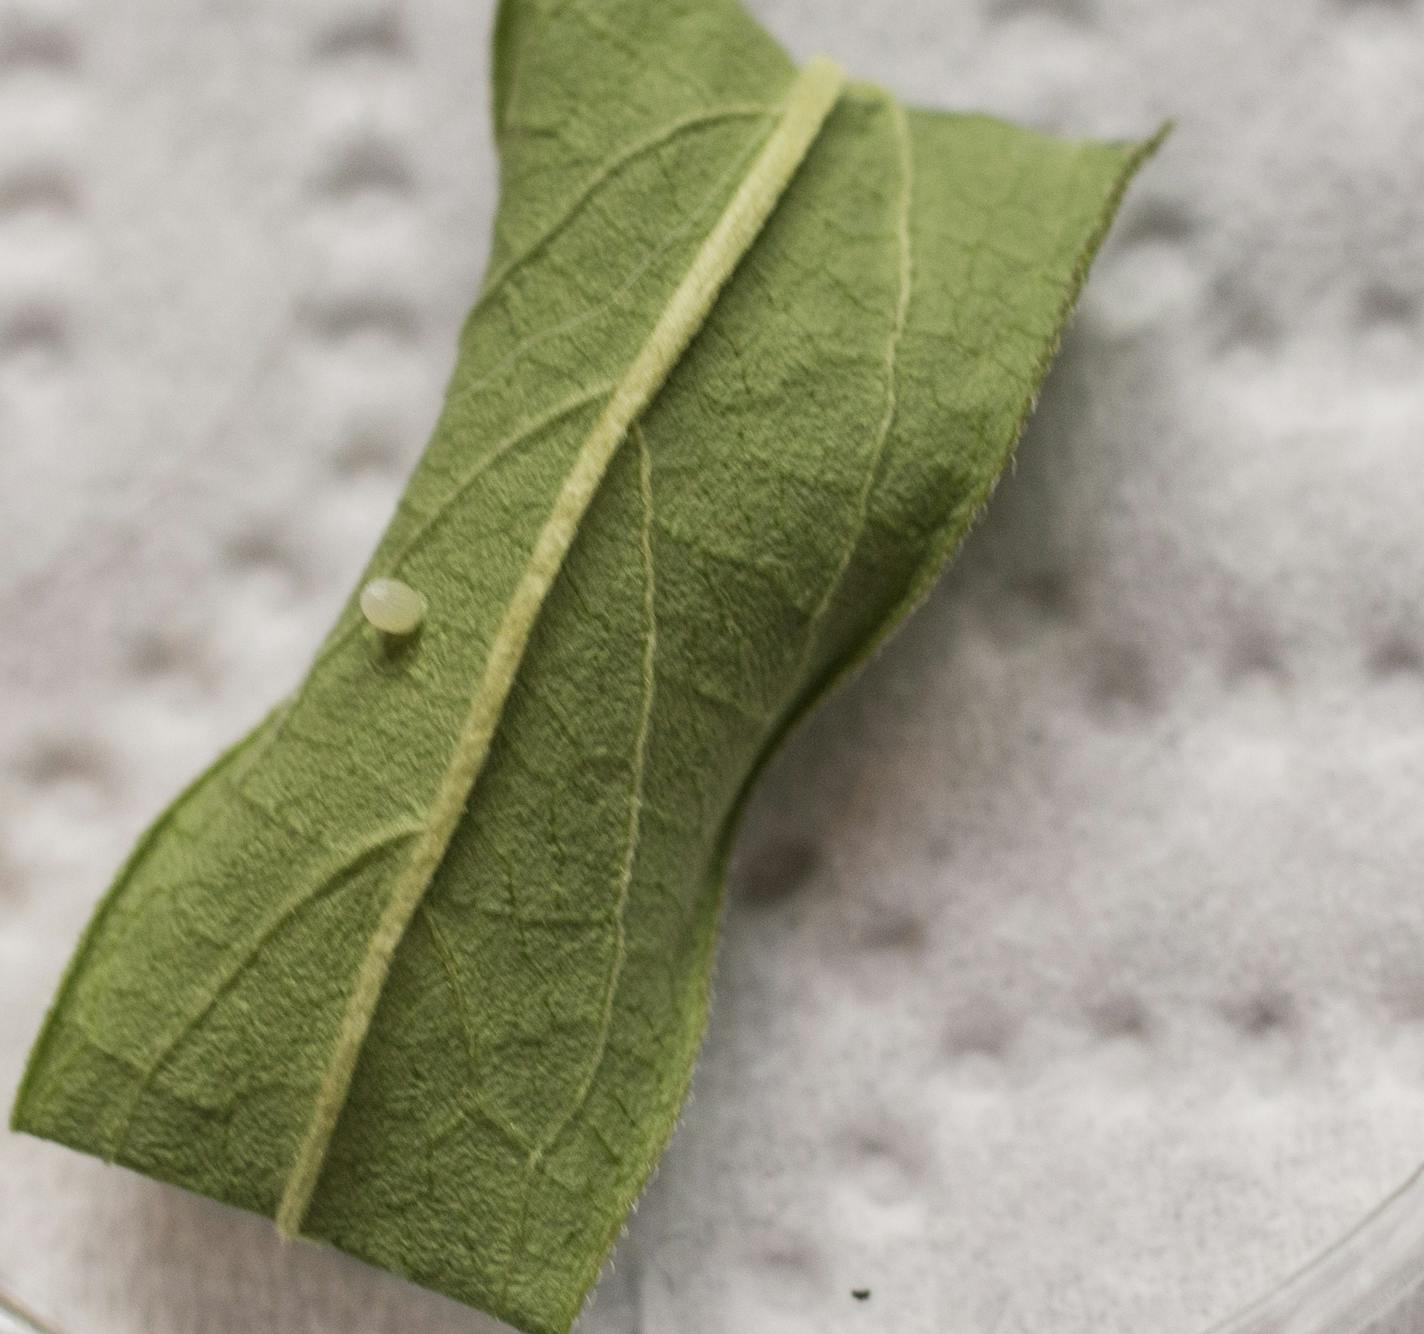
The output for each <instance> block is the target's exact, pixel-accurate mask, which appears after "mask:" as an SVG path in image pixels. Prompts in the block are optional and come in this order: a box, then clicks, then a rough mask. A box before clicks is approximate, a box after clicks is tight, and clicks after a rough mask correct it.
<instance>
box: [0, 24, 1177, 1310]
mask: <svg viewBox="0 0 1424 1334" xmlns="http://www.w3.org/2000/svg"><path fill="white" fill-rule="evenodd" d="M495 48H496V51H495V56H496V63H495V74H494V89H495V95H494V99H495V105H494V117H495V125H496V130H497V134H498V139H499V146H500V153H501V161H502V198H501V204H500V211H499V215H498V219H497V223H496V238H495V246H494V254H493V256H492V259H491V264H490V269H489V274H488V276H487V278H486V280H485V284H484V289H483V292H482V293H481V296H480V299H479V303H478V304H477V306H476V308H475V310H474V313H473V314H472V315H471V317H470V320H469V322H468V324H467V325H466V327H465V330H464V332H463V334H462V335H461V339H460V346H459V359H458V364H457V366H456V370H455V374H454V377H453V379H452V382H451V385H450V389H449V393H448V397H447V401H446V404H445V409H444V412H443V415H442V417H441V419H440V423H439V425H438V427H437V429H436V432H435V435H434V438H433V440H432V441H431V443H430V446H429V448H428V450H427V451H426V454H425V456H424V458H423V460H422V462H421V464H420V467H419V468H418V470H417V471H416V473H415V475H414V476H413V477H412V479H411V481H410V484H409V486H408V488H407V490H406V493H405V495H404V496H403V498H402V501H401V504H400V507H399V510H398V512H397V514H396V516H395V518H394V520H393V522H392V523H391V526H390V528H389V529H388V531H387V532H386V534H385V536H384V538H383V539H382V541H381V543H380V546H379V547H378V549H377V551H376V554H375V556H374V558H373V559H372V561H371V564H370V567H369V570H368V572H367V577H370V576H380V575H384V576H392V577H398V578H400V579H401V580H404V581H405V582H406V583H408V584H410V585H412V586H414V587H415V588H416V589H418V590H419V591H420V592H421V593H422V594H423V595H424V597H425V600H426V606H427V613H426V619H425V623H424V626H423V628H422V630H421V632H420V634H419V635H418V637H416V638H415V639H414V640H413V641H412V642H411V643H409V644H408V645H406V646H404V647H402V648H399V649H393V648H391V647H390V646H388V645H383V644H382V643H381V642H379V641H378V639H377V638H376V637H375V636H374V635H373V634H372V633H371V632H370V631H369V629H367V628H365V627H364V624H363V622H362V619H361V616H360V612H359V608H358V606H357V603H356V601H355V599H354V598H353V600H352V602H351V604H350V605H349V606H348V608H347V610H346V611H345V613H344V614H343V616H342V617H341V619H340V621H339V622H338V624H337V626H336V628H335V629H334V630H333V631H332V633H331V634H330V636H329V637H328V638H327V641H326V643H325V645H324V647H323V648H322V650H321V652H320V654H319V656H318V658H317V661H316V664H315V665H314V666H313V668H312V670H311V673H310V674H309V676H308V677H307V679H306V681H305V682H304V683H303V684H302V686H301V688H300V689H299V690H298V692H297V693H296V694H295V695H294V696H293V697H292V698H291V699H289V700H287V701H286V702H285V703H283V704H282V705H281V706H280V707H279V708H278V709H277V710H276V711H275V712H274V713H273V714H272V715H271V717H269V718H268V719H267V721H265V722H264V723H263V724H262V725H261V726H259V727H258V728H257V730H256V731H254V732H253V733H252V734H251V735H250V736H249V737H248V738H246V739H245V740H244V741H243V742H241V743H240V744H239V745H238V746H237V747H236V748H234V749H233V750H232V751H231V752H229V754H228V755H226V756H225V757H224V758H223V759H222V760H220V761H219V762H218V764H217V765H215V766H214V768H212V769H211V770H210V771H209V772H208V773H207V774H205V775H204V776H203V777H202V778H200V779H199V780H198V782H197V783H196V784H195V786H194V787H192V788H191V789H190V790H189V791H188V792H186V793H185V794H184V795H183V796H182V797H180V798H179V799H178V801H177V802H175V803H174V805H173V806H172V808H170V810H169V811H168V812H167V813H166V814H165V815H164V816H163V817H162V818H161V819H160V820H159V821H158V823H157V824H156V825H155V826H154V827H153V829H152V830H150V832H149V833H148V834H147V835H146V836H145V838H144V839H143V841H142V842H141V843H140V845H139V847H138V849H137V850H136V851H135V853H134V855H133V857H132V858H131V859H130V861H129V863H128V864H127V866H126V867H125V868H124V869H123V871H122V872H121V873H120V875H119V878H118V881H117V883H116V884H115V886H114V888H113V889H112V890H111V891H110V893H109V895H108V897H107V898H106V899H105V900H104V902H103V904H102V906H101V907H100V909H99V910H98V912H97V913H96V915H95V917H94V920H93V922H92V924H91V925H90V927H89V929H88V931H87V933H86V935H85V937H84V940H83V941H82V943H81V945H80V948H79V950H78V952H77V954H76V956H75V959H74V962H73V964H72V965H71V967H70V971H69V973H68V975H67V977H66V980H65V982H64V985H63V988H62V989H61V992H60V995H59V997H58V999H57V1001H56V1002H55V1005H54V1008H53V1010H52V1011H51V1014H50V1016H49V1020H48V1022H47V1024H46V1027H45V1030H44V1032H43V1033H42V1035H41V1037H40V1040H39V1041H38V1043H37V1044H36V1048H35V1052H34V1055H33V1057H32V1060H31V1065H30V1069H29V1071H28V1073H27V1075H26V1078H25V1082H24V1085H23V1086H22V1088H21V1091H20V1096H19V1099H18V1101H17V1104H16V1109H15V1124H16V1125H17V1126H18V1127H20V1128H22V1129H26V1130H30V1131H33V1132H35V1133H37V1134H42V1135H46V1136H49V1137H51V1138H53V1139H57V1140H60V1141H62V1142H64V1143H67V1144H72V1145H74V1146H76V1147H78V1148H81V1149H85V1150H88V1151H90V1152H93V1153H97V1154H100V1155H102V1156H104V1157H106V1158H110V1159H113V1160H116V1161H118V1162H121V1163H124V1164H127V1165H129V1166H131V1167H135V1168H138V1169H140V1170H141V1171H144V1172H147V1173H150V1174H151V1175H153V1176H155V1177H159V1178H162V1179H164V1180H167V1181H173V1182H177V1183H179V1184H181V1185H183V1186H187V1187H189V1188H190V1189H193V1190H197V1191H201V1192H203V1193H205V1194H208V1195H212V1196H215V1197H216V1198H218V1199H221V1200H227V1201H230V1202H231V1203H233V1204H238V1205H242V1206H244V1207H247V1208H250V1209H256V1210H260V1211H261V1212H263V1213H266V1214H269V1215H272V1216H274V1217H275V1218H276V1219H277V1221H278V1223H279V1225H280V1226H281V1227H282V1228H283V1229H284V1230H286V1231H288V1232H293V1233H300V1234H302V1235H304V1236H310V1237H317V1238H323V1239H325V1240H328V1241H330V1242H333V1243H334V1244H336V1245H337V1246H340V1247H342V1248H343V1249H345V1250H348V1251H350V1252H352V1253H353V1254H355V1255H358V1256H361V1257H363V1258H364V1259H367V1260H369V1261H371V1262H372V1263H375V1264H379V1265H383V1266H385V1267H386V1268H388V1269H392V1270H395V1271H397V1272H398V1273H402V1274H405V1275H408V1276H409V1277H411V1278H413V1279H415V1280H416V1281H418V1282H420V1283H424V1284H427V1285H428V1286H430V1287H434V1288H438V1289H440V1290H441V1291H443V1292H446V1293H449V1294H451V1295H453V1296H455V1297H457V1298H460V1299H462V1300H464V1301H467V1302H470V1303H472V1304H474V1305H476V1306H480V1307H483V1308H485V1309H487V1310H489V1311H492V1312H494V1313H496V1314H498V1315H500V1316H503V1317H505V1318H506V1319H508V1320H510V1321H512V1322H513V1323H514V1324H516V1325H519V1326H520V1327H522V1328H524V1329H526V1330H529V1331H535V1332H541V1331H563V1330H566V1329H567V1328H568V1326H569V1325H570V1324H571V1322H572V1321H573V1319H574V1317H575V1316H576V1315H577V1313H578V1310H579V1308H580V1305H581V1303H582V1301H583V1299H584V1296H585V1294H586V1292H587V1291H588V1289H589V1287H590V1286H591V1284H592V1283H593V1281H594V1279H595V1277H596V1276H597V1273H598V1271H599V1268H600V1266H601V1265H602V1263H603V1261H604V1259H605V1257H606V1255H607V1253H608V1250H609V1248H610V1246H611V1244H612V1241H613V1239H614V1237H615V1236H616V1234H617V1231H618V1229H619V1227H620V1226H621V1224H622V1221H623V1218H624V1216H625V1214H626V1212H627V1210H628V1208H629V1207H630V1205H631V1202H632V1201H633V1199H634V1198H635V1197H636V1195H637V1193H638V1191H639V1190H640V1189H641V1188H642V1185H643V1183H644V1182H645V1180H646V1178H647V1175H648V1173H649V1171H650V1169H651V1167H652V1165H653V1163H654V1161H655V1160H656V1158H657V1156H658V1153H659V1152H660V1151H661V1149H662V1146H663V1144H664V1142H665V1141H666V1139H667V1137H668V1135H669V1133H670V1132H671V1129H672V1127H673V1123H674V1121H675V1118H676V1116H677V1112H678V1108H679V1106H680V1104H681V1101H682V1098H683V1094H684V1091H685V1089H686V1086H687V1082H688V1079H689V1076H690V1072H691V1069H692V1064H693V1060H694V1057H695V1054H696V1050H697V1046H698V1042H699V1040H700V1037H701V1034H702V1030H703V1024H704V1020H705V1016H706V1009H707V981H708V973H709V969H710V964H711V958H712V950H713V940H714V934H715V928H716V922H717V913H718V902H719V897H720V887H721V882H722V878H723V865H724V862H725V858H726V853H727V848H728V845H729V843H730V840H731V837H732V833H733V831H734V829H735V826H736V821H737V816H738V813H739V811H740V809H741V806H742V803H743V799H744V796H745V794H746V792H747V790H748V787H749V785H750V783H751V782H752V780H753V778H754V777H755V775H756V773H757V772H758V771H759V769H760V768H761V766H762V765H763V763H764V762H765V760H766V758H767V756H768V754H769V753H770V752H771V751H772V750H773V749H774V748H775V746H776V744H777V743H778V741H779V740H780V738H781V737H782V736H783V735H784V733H785V732H786V730H787V728H788V727H789V726H790V725H791V723H792V722H793V721H794V720H795V719H796V718H797V717H799V716H800V715H801V714H802V713H803V712H804V711H805V710H806V708H807V707H808V706H809V705H810V704H811V703H812V702H813V701H814V700H815V699H816V698H817V697H819V696H820V695H821V694H822V693H823V692H824V690H825V689H826V688H827V686H828V685H829V684H830V683H832V682H833V681H834V680H836V679H837V678H838V677H839V676H840V675H842V674H843V673H844V672H845V671H846V670H847V669H848V668H850V667H851V666H853V665H854V664H855V663H857V662H859V661H860V660H861V659H862V658H863V657H864V656H865V655H866V653H867V652H868V651H869V650H870V649H871V647H873V645H874V644H875V643H876V642H878V640H879V639H880V638H881V637H882V636H883V635H884V634H885V633H886V632H887V631H888V630H889V629H890V628H891V627H892V626H893V625H894V623H895V622H896V621H897V620H898V619H899V618H900V617H901V616H902V615H903V613H904V612H905V611H906V610H907V609H908V608H909V607H910V606H911V605H913V603H914V602H915V601H916V599H918V598H919V597H920V596H921V595H922V594H923V593H924V591H925V589H926V588H927V586H928V584H929V582H930V581H931V580H932V578H933V577H934V575H935V573H936V572H937V570H938V569H939V568H940V566H941V565H942V563H943V562H944V561H945V559H946V558H947V557H948V555H949V554H950V553H951V552H952V550H953V548H954V546H955V545H956V543H957V542H958V541H959V539H960V537H961V536H962V535H963V533H964V531H965V529H966V528H967V527H968V525H969V523H970V521H971V520H972V519H973V517H974V515H975V514H976V513H977V511H978V510H979V508H980V506H981V505H982V504H983V503H984V501H985V498H986V497H987V495H988V493H989V491H990V489H991V488H992V486H993V483H994V480H995V478H996V477H997V476H998V474H999V472H1000V470H1001V469H1002V467H1003V466H1004V463H1005V461H1006V459H1007V458H1008V456H1009V452H1010V450H1011V449H1012V447H1013V444H1014V441H1015V439H1016V438H1017V436H1018V433H1019V430H1020V428H1021V426H1022V424H1023V421H1024V418H1025V416H1026V415H1027V412H1028V410H1029V406H1030V404H1031V402H1032V400H1033V396H1034V394H1035V392H1036V391H1037V388H1038V385H1039V381H1040V380H1041V378H1042V376H1043V374H1044V371H1045V369H1046V367H1047V363H1048V360H1049V357H1050V356H1051V353H1052V351H1053V348H1054V346H1055V344H1056V341H1057V339H1058V336H1059V333H1060V330H1061V328H1062V326H1063V323H1064V320H1065V318H1066V316H1067V313H1068V310H1069V307H1070V305H1071V303H1072V300H1073V298H1074V296H1075V295H1076V292H1077V289H1078V287H1079V285H1080V283H1081V282H1082V279H1083V276H1084V273H1085V271H1086V269H1087V265H1088V263H1089V261H1090V259H1091V257H1092V255H1093V252H1094V250H1095V249H1096V247H1097V245H1098V243H1099V240H1100V239H1101V237H1102V234H1103V232H1104V230H1105V229H1106V227H1107V224H1108V221H1109V219H1110V217H1111V214H1112V212H1113V210H1114V208H1115V206H1116V203H1117V200H1118V198H1119V196H1120V194H1121V192H1122V190H1123V189H1124V187H1125V185H1126V182H1127V180H1128V178H1129V177H1130V175H1131V173H1132V172H1133V170H1134V168H1135V167H1136V166H1137V165H1138V163H1139V162H1140V161H1141V160H1142V158H1143V157H1144V155H1145V154H1146V152H1148V151H1149V150H1150V147H1151V145H1150V144H1142V145H1131V144H1095V143H1064V142H1059V141H1056V140H1053V139H1050V138H1046V137H1043V136H1040V135H1036V134H1032V133H1029V132H1026V131H1023V130H1019V129H1015V128H1013V127H1010V126H1008V125H1004V124H1001V123H999V122H997V121H994V120H990V119H987V118H984V117H979V116H967V115H948V114H942V113H931V112H921V111H906V110H905V109H903V108H902V107H901V106H900V105H899V104H898V103H897V102H895V101H894V100H893V99H892V98H891V97H889V96H888V95H887V94H885V93H884V92H882V91H880V90H878V89H876V88H873V87H869V86H864V85H854V84H851V85H847V84H845V83H844V82H843V80H842V77H841V75H840V74H839V72H838V71H837V70H836V69H835V67H834V66H832V65H831V64H830V63H829V62H826V61H813V62H812V63H811V64H810V65H809V66H807V67H806V68H805V69H804V70H803V71H801V72H800V73H799V74H798V73H797V72H796V71H795V70H794V69H793V68H792V66H791V64H790V62H789V61H788V59H787V57H786V56H785V54H784V53H783V52H782V51H781V50H780V48H779V47H777V46H776V44H775V43H774V42H773V41H772V40H771V39H770V38H769V37H768V36H767V35H766V34H765V33H764V32H763V31H762V30H761V29H760V28H759V27H758V26H757V25H756V24H755V23H754V22H753V21H752V20H751V19H750V18H749V17H748V16H747V15H746V14H745V13H744V12H743V11H742V10H741V8H740V7H739V6H738V5H737V4H736V3H735V0H599V2H598V3H594V0H505V2H504V4H503V6H502V8H501V11H500V16H499V20H498V24H497V28H496V34H495Z"/></svg>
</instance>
